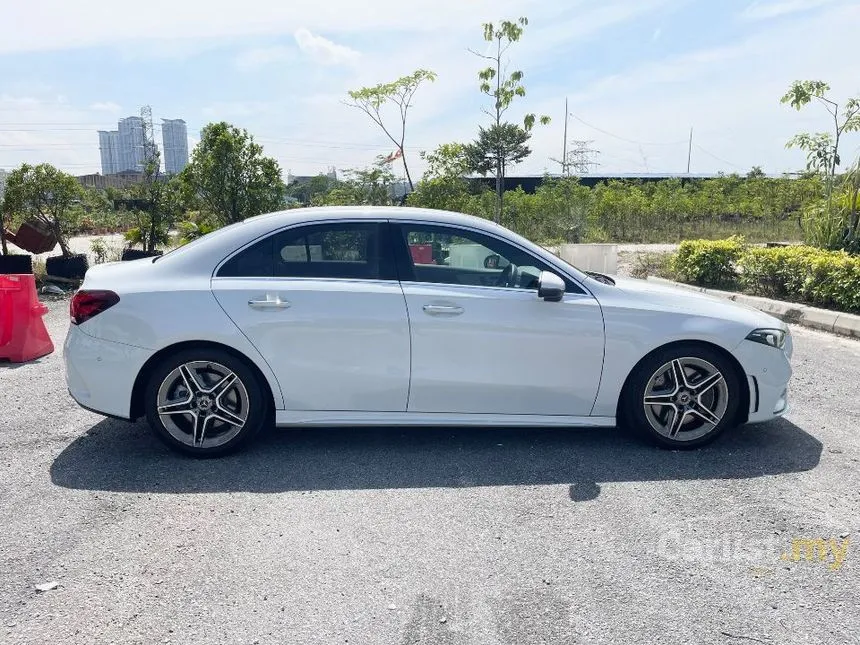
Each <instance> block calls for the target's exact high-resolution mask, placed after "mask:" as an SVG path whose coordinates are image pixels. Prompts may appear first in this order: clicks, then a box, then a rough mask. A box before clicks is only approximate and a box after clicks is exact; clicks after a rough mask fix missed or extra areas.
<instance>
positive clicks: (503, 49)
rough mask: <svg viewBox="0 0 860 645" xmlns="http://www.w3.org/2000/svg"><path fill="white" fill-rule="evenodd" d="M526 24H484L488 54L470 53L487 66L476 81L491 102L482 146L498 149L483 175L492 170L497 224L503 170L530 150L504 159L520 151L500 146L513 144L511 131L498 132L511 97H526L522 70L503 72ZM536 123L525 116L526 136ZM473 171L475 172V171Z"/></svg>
mask: <svg viewBox="0 0 860 645" xmlns="http://www.w3.org/2000/svg"><path fill="white" fill-rule="evenodd" d="M528 24H529V21H528V19H527V18H525V17H521V18H519V19H517V20H516V21H510V20H503V21H501V22H500V23H497V24H494V23H492V22H487V23H484V24H483V25H482V28H483V30H484V40H485V41H486V42H488V43H492V46H491V47H492V51H491V53H490V54H482V53H480V52H477V51H474V50H470V51H471V52H472V53H473V54H475V55H476V56H478V57H479V58H483V59H485V60H487V61H489V63H490V64H489V65H488V66H487V67H485V68H484V69H482V70H481V71H480V72H478V80H479V87H480V90H481V92H482V93H483V94H485V95H487V96H488V97H490V98H491V99H492V108H490V109H486V108H485V109H484V112H485V113H486V114H487V115H488V116H489V117H490V118H491V119H492V126H491V127H490V128H488V129H487V131H488V132H491V134H490V135H485V137H484V141H483V143H484V144H486V143H488V142H490V141H494V142H496V144H497V146H499V147H497V149H496V150H495V153H494V155H493V158H494V159H495V165H494V166H493V167H492V168H491V169H486V170H484V172H483V174H487V173H488V172H491V171H492V172H493V174H494V176H495V178H496V213H495V221H496V222H499V221H500V220H501V217H502V210H503V208H504V184H505V168H506V167H507V166H509V165H511V164H514V163H517V162H518V161H521V160H522V159H523V158H525V156H528V154H530V151H529V152H527V153H526V155H525V156H522V157H519V158H514V157H507V158H506V157H505V154H506V152H508V151H510V152H511V153H512V154H513V153H517V152H518V151H519V150H521V149H519V148H517V146H516V145H513V146H510V147H508V148H504V147H501V146H502V143H503V142H505V143H509V144H510V143H512V141H511V137H510V134H511V131H510V130H506V131H503V130H502V129H501V126H502V125H503V121H502V117H503V116H504V114H505V112H507V110H508V108H509V107H510V106H511V103H513V101H514V98H516V97H524V96H525V95H526V88H525V86H524V85H523V76H524V75H523V73H522V71H520V70H515V71H512V72H510V73H507V70H506V69H505V67H506V64H507V62H506V57H505V55H506V54H507V52H508V50H509V49H510V48H511V46H512V45H513V44H514V43H516V42H518V41H519V40H520V38H521V37H522V35H523V29H524V28H525V26H526V25H528ZM536 120H538V117H536V116H535V115H534V114H531V113H529V114H526V115H525V116H524V117H523V125H522V128H521V130H523V131H524V132H526V133H528V132H530V131H531V129H532V128H533V127H534V125H535V121H536ZM539 121H540V123H542V124H544V125H546V124H547V123H549V121H550V118H549V117H548V116H541V117H540V118H539ZM505 125H508V124H505ZM483 132H484V130H483V129H482V130H480V131H479V134H478V140H476V142H475V144H473V145H481V144H482V141H481V135H482V134H483ZM505 134H508V135H509V136H504V135H505ZM517 138H521V137H520V136H519V135H517V136H515V137H513V139H514V140H516V139H517ZM527 139H528V137H526V140H527ZM524 144H525V141H523V142H522V145H524ZM526 150H528V148H526ZM479 156H480V155H476V157H479ZM473 158H475V157H473ZM482 167H485V166H482ZM476 170H478V169H477V168H476ZM478 171H479V172H480V170H478Z"/></svg>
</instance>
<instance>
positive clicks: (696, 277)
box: [672, 236, 746, 288]
mask: <svg viewBox="0 0 860 645" xmlns="http://www.w3.org/2000/svg"><path fill="white" fill-rule="evenodd" d="M745 248H746V246H745V244H744V240H743V238H742V237H737V236H733V237H730V238H728V239H726V240H685V241H684V242H681V244H680V246H679V247H678V253H677V254H676V255H675V257H674V259H673V261H672V268H673V269H674V271H675V273H676V275H677V276H678V279H680V280H681V281H683V282H689V283H691V284H697V285H700V286H703V287H717V288H723V287H731V286H733V285H734V284H735V282H736V280H737V272H736V264H737V262H738V260H739V259H740V257H741V255H742V254H743V252H744V250H745Z"/></svg>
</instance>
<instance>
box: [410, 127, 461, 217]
mask: <svg viewBox="0 0 860 645" xmlns="http://www.w3.org/2000/svg"><path fill="white" fill-rule="evenodd" d="M421 158H422V159H423V160H424V161H426V162H427V170H426V171H425V172H424V176H423V177H422V178H421V181H420V182H418V186H417V187H416V189H415V191H414V192H412V193H410V194H409V197H408V203H409V205H410V206H418V207H422V208H438V209H440V210H450V211H459V212H462V211H464V210H466V208H467V203H468V201H469V197H470V194H471V191H470V184H469V181H468V180H467V179H466V178H465V177H464V175H465V174H466V173H468V172H469V169H470V164H469V158H468V155H467V154H466V146H464V145H463V144H462V143H456V142H451V143H443V144H441V145H439V146H437V147H436V148H435V149H434V150H432V151H431V152H425V151H422V152H421Z"/></svg>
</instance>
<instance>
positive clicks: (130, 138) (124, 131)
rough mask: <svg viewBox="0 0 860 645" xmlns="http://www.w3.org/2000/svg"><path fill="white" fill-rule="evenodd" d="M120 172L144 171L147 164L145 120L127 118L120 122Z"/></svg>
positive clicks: (136, 117) (137, 117)
mask: <svg viewBox="0 0 860 645" xmlns="http://www.w3.org/2000/svg"><path fill="white" fill-rule="evenodd" d="M118 127H119V170H120V171H123V170H137V171H139V172H140V171H143V168H144V164H145V158H146V155H145V149H144V147H145V137H144V132H143V119H141V118H140V117H139V116H127V117H126V118H124V119H120V120H119V124H118Z"/></svg>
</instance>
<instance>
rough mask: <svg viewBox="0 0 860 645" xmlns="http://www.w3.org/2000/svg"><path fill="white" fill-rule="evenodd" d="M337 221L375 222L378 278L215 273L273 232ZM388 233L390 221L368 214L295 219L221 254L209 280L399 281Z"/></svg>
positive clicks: (390, 234) (348, 222)
mask: <svg viewBox="0 0 860 645" xmlns="http://www.w3.org/2000/svg"><path fill="white" fill-rule="evenodd" d="M338 224H365V225H375V226H376V228H377V235H378V237H379V243H378V247H379V254H380V258H379V260H380V262H379V277H378V278H342V277H334V276H275V275H272V276H222V275H218V274H219V272H220V271H221V269H222V268H223V267H224V265H225V264H227V263H228V262H229V261H230V260H232V259H233V258H234V257H236V256H237V255H239V254H240V253H242V252H244V251H246V250H248V249H249V248H251V247H252V246H254V245H255V244H259V243H260V242H263V241H264V240H266V239H268V238H271V237H275V236H277V235H281V234H283V233H286V232H287V231H291V230H294V229H298V228H306V227H316V226H330V225H338ZM392 239H393V236H392V233H391V224H390V223H389V221H388V220H387V219H369V218H355V217H352V218H343V219H327V220H317V221H305V222H295V223H293V224H290V225H288V226H284V227H281V228H278V229H274V230H271V231H268V232H266V233H263V234H262V235H259V236H257V237H255V238H254V239H253V240H249V241H248V242H246V243H245V244H243V245H242V246H240V247H239V248H237V249H235V250H233V251H232V252H231V253H230V254H229V255H227V256H226V257H224V258H223V259H222V260H221V261H220V262H218V264H216V265H215V269H214V270H213V271H212V276H211V278H210V279H211V280H271V281H284V280H303V281H307V280H326V281H334V280H339V281H345V282H384V283H391V282H399V281H400V280H399V276H398V267H397V258H396V257H395V256H394V253H393V251H394V249H393V244H392ZM384 255H387V256H388V259H386V258H385V257H384Z"/></svg>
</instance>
